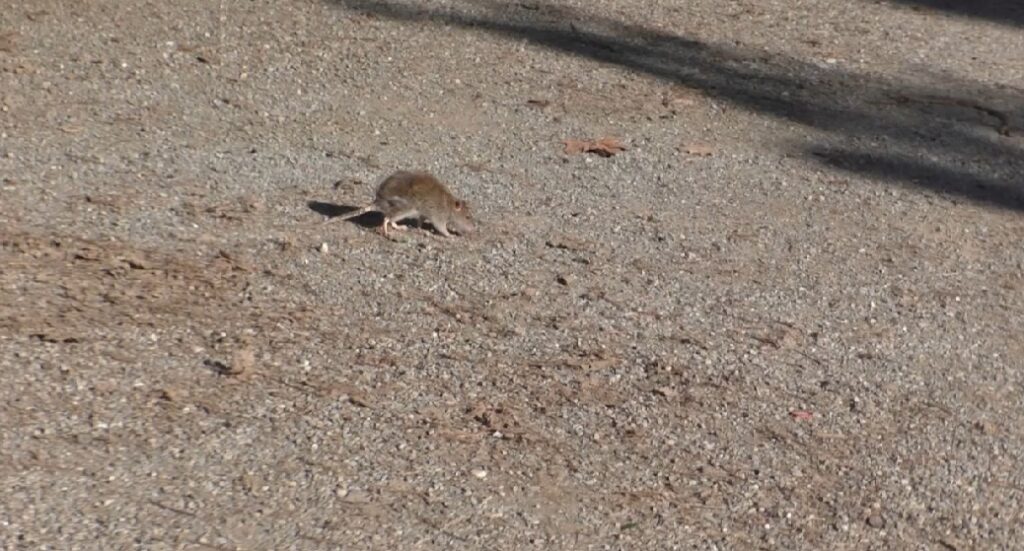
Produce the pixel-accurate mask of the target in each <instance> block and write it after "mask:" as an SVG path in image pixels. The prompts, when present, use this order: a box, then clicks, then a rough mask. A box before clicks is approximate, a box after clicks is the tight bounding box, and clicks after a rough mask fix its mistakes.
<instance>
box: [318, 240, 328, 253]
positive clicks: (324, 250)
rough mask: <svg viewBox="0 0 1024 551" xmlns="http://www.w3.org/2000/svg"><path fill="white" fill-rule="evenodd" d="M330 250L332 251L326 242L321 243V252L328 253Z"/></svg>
mask: <svg viewBox="0 0 1024 551" xmlns="http://www.w3.org/2000/svg"><path fill="white" fill-rule="evenodd" d="M329 251H330V247H328V246H327V243H326V242H325V243H321V244H320V253H321V254H327V253H328V252H329Z"/></svg>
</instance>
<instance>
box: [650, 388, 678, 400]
mask: <svg viewBox="0 0 1024 551" xmlns="http://www.w3.org/2000/svg"><path fill="white" fill-rule="evenodd" d="M654 393H655V394H657V395H659V396H664V397H665V398H674V397H675V396H676V391H675V389H674V388H672V387H669V386H660V387H658V388H656V389H654Z"/></svg>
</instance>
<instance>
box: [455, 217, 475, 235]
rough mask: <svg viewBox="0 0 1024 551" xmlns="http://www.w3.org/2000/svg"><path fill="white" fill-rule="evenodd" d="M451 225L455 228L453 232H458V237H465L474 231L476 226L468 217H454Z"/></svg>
mask: <svg viewBox="0 0 1024 551" xmlns="http://www.w3.org/2000/svg"><path fill="white" fill-rule="evenodd" d="M452 225H453V226H455V227H454V228H452V229H454V230H455V231H457V232H459V234H460V235H467V234H470V233H473V232H475V231H476V225H475V224H473V221H472V220H471V219H470V218H469V217H468V216H456V217H455V219H454V220H453V221H452Z"/></svg>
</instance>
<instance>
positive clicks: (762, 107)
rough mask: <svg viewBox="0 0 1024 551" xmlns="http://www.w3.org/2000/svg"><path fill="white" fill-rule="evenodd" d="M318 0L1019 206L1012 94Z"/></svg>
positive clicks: (812, 154) (1017, 100)
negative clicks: (538, 53) (680, 92)
mask: <svg viewBox="0 0 1024 551" xmlns="http://www.w3.org/2000/svg"><path fill="white" fill-rule="evenodd" d="M328 1H330V2H331V3H333V4H335V5H337V6H339V7H342V8H344V9H348V10H351V11H355V12H359V13H363V14H367V15H372V16H376V17H384V18H389V19H393V20H399V21H407V22H414V23H418V24H433V25H436V26H438V27H442V26H454V27H462V28H466V29H472V30H477V31H479V30H484V31H487V32H490V33H493V34H496V35H500V36H504V37H508V38H511V39H514V40H517V41H521V40H528V41H530V42H532V43H534V44H538V45H541V46H544V47H547V48H550V49H552V50H555V51H559V52H564V53H566V54H570V55H574V56H579V57H582V58H587V59H591V60H594V61H599V62H602V63H607V64H610V65H616V66H619V67H622V68H625V69H629V70H632V71H637V72H640V73H645V74H648V75H652V76H655V77H657V78H660V79H663V80H664V81H666V82H669V83H678V84H682V85H685V86H689V87H692V88H696V89H699V90H702V91H704V92H705V93H707V94H708V95H711V96H714V97H718V98H721V99H723V100H727V101H729V102H731V103H733V104H734V105H737V106H739V107H742V108H744V109H747V110H750V111H752V112H756V113H761V114H764V115H768V116H771V117H774V118H776V119H779V120H781V121H784V122H788V123H792V124H794V125H800V126H802V127H804V128H807V129H813V130H816V131H818V132H816V133H814V134H813V135H812V136H813V138H809V141H810V140H813V143H807V144H806V145H805V146H797V148H798V149H800V151H798V153H799V154H801V155H803V156H804V158H807V159H813V160H815V161H817V162H823V163H825V164H826V165H828V166H834V167H836V168H841V169H843V170H846V171H850V172H854V173H859V174H863V175H866V176H871V177H875V178H878V179H881V180H883V181H886V182H887V183H900V184H902V185H905V186H908V187H919V188H924V189H928V190H932V191H936V192H941V193H947V194H952V195H957V196H961V197H964V198H967V199H970V200H972V201H976V202H979V203H983V204H988V205H992V206H998V207H1001V208H1007V209H1013V210H1018V211H1020V210H1024V181H1022V180H1024V176H1022V175H1024V90H1020V89H1011V88H1005V87H1004V88H997V87H993V86H986V85H981V84H978V83H975V82H968V81H953V80H951V79H945V80H944V81H943V83H942V86H941V87H936V86H927V85H924V84H920V83H918V82H915V81H913V80H910V79H908V78H886V79H883V78H881V77H877V76H874V75H866V74H861V73H857V72H854V71H852V70H847V69H843V68H841V67H838V66H836V65H828V64H825V63H820V64H819V63H812V62H809V61H805V60H800V59H796V58H793V57H789V56H786V55H782V54H773V53H770V52H766V51H762V50H752V49H746V48H742V47H734V46H722V45H715V44H708V43H703V42H699V41H694V40H688V39H686V38H684V37H680V36H676V35H673V34H669V33H666V32H663V31H659V30H654V29H651V28H647V27H645V26H640V25H632V24H625V23H621V22H618V21H615V20H611V19H608V18H605V17H602V16H600V15H595V14H592V13H586V12H581V11H578V10H575V9H571V8H565V7H560V6H551V5H548V4H544V3H542V2H529V3H512V2H509V3H506V2H498V1H496V0H470V1H468V2H465V3H462V4H455V5H453V6H452V7H449V8H444V9H440V8H439V9H429V8H424V7H418V6H419V5H418V4H412V3H408V4H407V3H402V2H399V1H388V0H384V1H371V0H328ZM908 1H909V0H908ZM922 1H923V0H922ZM439 32H440V31H439ZM823 151H824V152H826V153H825V154H824V156H823V154H822V152H823Z"/></svg>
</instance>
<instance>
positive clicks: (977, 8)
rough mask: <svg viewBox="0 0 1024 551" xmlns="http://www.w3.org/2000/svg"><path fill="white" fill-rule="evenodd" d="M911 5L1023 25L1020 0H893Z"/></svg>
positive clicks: (1023, 10) (1023, 7) (996, 21)
mask: <svg viewBox="0 0 1024 551" xmlns="http://www.w3.org/2000/svg"><path fill="white" fill-rule="evenodd" d="M893 1H895V2H897V3H900V4H906V5H909V6H911V7H920V8H928V9H932V10H938V11H944V12H949V13H952V14H954V15H962V16H965V17H974V18H977V19H988V20H989V21H993V22H995V23H1003V24H1008V25H1024V3H1022V2H1020V0H893Z"/></svg>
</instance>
